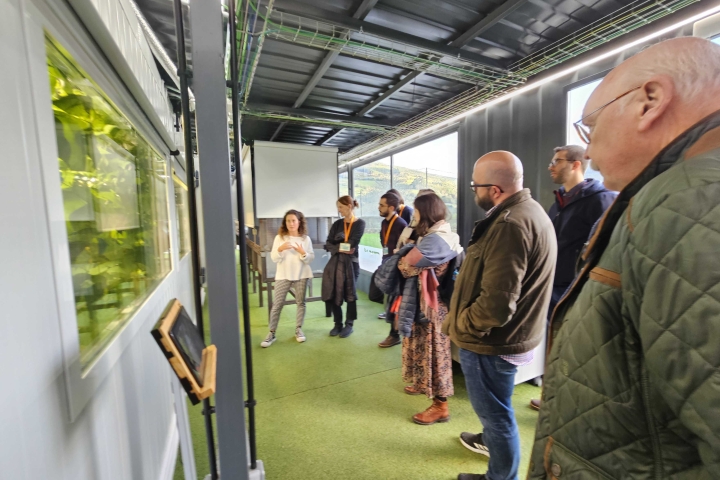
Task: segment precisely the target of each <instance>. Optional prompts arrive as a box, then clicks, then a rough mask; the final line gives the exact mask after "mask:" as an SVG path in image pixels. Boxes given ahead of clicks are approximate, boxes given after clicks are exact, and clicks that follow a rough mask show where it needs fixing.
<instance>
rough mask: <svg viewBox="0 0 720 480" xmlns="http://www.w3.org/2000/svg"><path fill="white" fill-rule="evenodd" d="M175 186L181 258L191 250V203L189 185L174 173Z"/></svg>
mask: <svg viewBox="0 0 720 480" xmlns="http://www.w3.org/2000/svg"><path fill="white" fill-rule="evenodd" d="M173 184H174V186H175V215H176V217H177V225H178V233H179V236H180V248H179V250H180V258H182V257H184V256H185V255H187V254H188V252H190V249H191V248H192V247H191V243H190V204H189V203H188V189H187V185H185V184H184V183H183V181H182V180H180V178H179V177H178V176H177V175H175V173H173Z"/></svg>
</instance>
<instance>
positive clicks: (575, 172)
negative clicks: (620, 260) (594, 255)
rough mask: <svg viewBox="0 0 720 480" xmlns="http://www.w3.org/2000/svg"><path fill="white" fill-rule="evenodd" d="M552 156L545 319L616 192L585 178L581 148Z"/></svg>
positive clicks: (537, 403) (532, 402)
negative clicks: (553, 253)
mask: <svg viewBox="0 0 720 480" xmlns="http://www.w3.org/2000/svg"><path fill="white" fill-rule="evenodd" d="M554 152H555V155H554V156H553V158H552V160H551V161H550V165H548V171H549V172H550V177H552V180H553V183H555V184H556V185H561V187H560V188H559V189H557V190H555V192H554V193H555V203H554V204H553V206H552V207H550V211H549V212H548V215H550V220H552V222H553V225H554V226H555V235H556V236H557V243H558V255H557V264H556V266H555V279H554V280H553V292H552V298H551V299H550V308H549V309H548V319H549V318H550V315H552V312H553V310H554V309H555V305H557V303H558V302H559V301H560V298H562V296H563V294H564V293H565V290H567V289H568V287H569V286H570V284H571V283H572V281H573V280H574V279H575V265H576V264H577V260H578V257H579V256H580V253H582V249H583V246H584V245H585V242H587V240H588V237H590V231H591V230H592V227H593V225H595V223H596V222H597V221H598V220H599V219H600V217H602V214H603V213H605V210H607V209H608V207H610V205H612V203H613V201H614V200H615V197H617V192H611V191H610V190H608V189H607V188H605V186H604V185H603V184H602V183H600V182H598V181H597V180H595V179H593V178H585V172H586V171H587V167H588V164H589V163H590V160H588V159H587V158H585V149H584V148H583V147H580V146H578V145H566V146H564V147H556V148H555V150H554ZM530 407H531V408H533V409H535V410H539V409H540V399H536V398H533V399H532V400H530Z"/></svg>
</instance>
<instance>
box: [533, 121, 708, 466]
mask: <svg viewBox="0 0 720 480" xmlns="http://www.w3.org/2000/svg"><path fill="white" fill-rule="evenodd" d="M718 127H720V112H716V113H715V114H713V115H711V116H709V117H707V118H706V119H705V120H703V121H702V122H699V123H698V124H697V125H695V126H694V127H692V128H691V129H689V130H688V131H687V132H685V133H684V134H683V135H681V136H680V137H678V138H677V139H676V140H674V141H673V142H672V143H671V144H670V145H669V146H668V147H666V148H665V149H664V150H663V151H662V152H661V153H660V154H659V155H658V156H657V157H656V158H655V160H654V161H653V162H652V163H651V164H650V166H648V168H647V169H646V170H645V171H644V172H643V173H642V174H641V175H640V176H638V178H637V179H635V181H633V183H631V184H630V185H629V186H628V187H627V188H626V189H625V190H623V191H622V192H621V193H620V195H619V196H618V198H617V200H616V201H615V203H614V204H613V205H612V206H611V207H610V209H609V210H608V211H607V213H606V215H605V216H604V217H603V219H602V220H601V222H600V224H599V225H598V227H597V229H596V231H595V233H594V234H593V236H592V237H591V239H590V242H589V244H588V247H587V249H586V251H585V252H584V254H583V256H582V260H583V261H584V264H583V265H582V268H581V272H580V273H579V275H578V277H577V278H576V280H575V282H574V283H573V285H572V286H571V287H570V289H569V290H568V292H567V293H566V294H565V296H564V298H563V299H562V300H561V302H560V303H559V304H558V306H557V308H556V309H555V312H554V315H553V320H552V323H551V326H550V334H549V339H548V343H549V346H548V349H549V353H548V358H547V365H546V370H545V385H544V388H543V394H542V399H543V403H542V408H541V410H540V416H539V418H538V425H537V432H536V437H535V444H534V446H533V451H532V454H531V462H530V470H529V475H528V478H531V479H559V480H566V479H589V480H593V479H609V478H618V479H620V478H623V479H625V478H628V479H650V478H652V479H665V478H668V479H669V478H672V479H678V480H680V479H705V478H720V369H719V368H718V367H719V366H720V128H718ZM713 129H716V130H714V131H711V130H713ZM708 132H709V133H708ZM701 137H702V142H701V143H699V144H698V147H697V149H696V150H698V151H704V153H699V154H693V156H692V158H685V157H686V156H685V152H686V151H688V149H689V148H690V147H692V146H693V145H694V144H695V143H696V142H697V141H698V140H699V139H700V138H701ZM701 146H702V148H701Z"/></svg>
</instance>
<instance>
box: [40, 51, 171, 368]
mask: <svg viewBox="0 0 720 480" xmlns="http://www.w3.org/2000/svg"><path fill="white" fill-rule="evenodd" d="M46 51H47V66H48V73H49V79H50V91H51V95H52V104H53V105H52V108H53V113H54V116H55V129H56V139H57V147H58V167H59V172H60V182H61V186H62V193H63V205H64V210H65V220H66V227H67V236H68V244H69V249H70V261H71V267H72V278H73V287H74V291H75V308H76V312H77V319H78V333H79V336H80V353H81V361H82V362H83V363H84V364H86V363H87V362H88V361H89V360H90V359H91V358H92V357H93V356H94V355H95V354H96V353H97V352H98V351H99V350H100V349H101V348H102V346H103V345H104V344H105V343H106V341H107V340H108V339H109V338H110V337H111V336H112V334H113V333H114V332H116V331H117V330H118V329H119V327H120V326H122V324H123V323H124V321H125V320H127V319H128V318H129V317H130V315H131V314H132V313H133V311H134V310H135V309H136V308H137V306H138V305H139V304H140V303H141V302H142V301H143V300H144V299H145V298H147V296H148V295H149V294H150V292H151V291H152V289H153V288H154V287H155V286H156V285H157V284H158V283H159V281H160V280H161V279H162V278H163V277H164V276H165V275H166V274H167V273H168V272H169V271H170V266H171V265H170V241H169V232H168V228H169V226H168V213H167V209H168V206H167V182H166V176H167V174H166V164H165V160H164V159H163V157H162V156H161V155H159V154H158V153H157V152H156V151H155V150H154V149H153V148H152V147H151V146H150V144H149V143H148V142H147V141H146V140H145V139H144V138H143V137H142V136H141V135H140V134H139V133H138V132H137V131H136V130H135V129H134V128H133V126H132V124H131V123H130V122H129V121H128V119H127V118H126V117H125V116H124V115H123V114H122V113H121V112H120V111H119V110H118V109H117V107H116V106H115V105H114V104H113V103H111V102H110V100H109V99H108V98H107V97H106V96H105V95H104V94H103V92H102V91H101V89H100V88H99V87H98V86H97V85H96V84H95V83H94V82H92V80H91V79H90V78H89V77H88V76H87V75H86V74H85V73H84V72H83V71H82V70H81V69H80V68H79V67H78V66H77V64H76V62H75V61H74V59H73V58H72V57H71V56H70V54H69V53H68V52H66V51H65V50H64V49H62V47H60V46H59V45H58V44H57V43H55V42H54V41H53V40H52V39H51V38H49V37H48V38H46Z"/></svg>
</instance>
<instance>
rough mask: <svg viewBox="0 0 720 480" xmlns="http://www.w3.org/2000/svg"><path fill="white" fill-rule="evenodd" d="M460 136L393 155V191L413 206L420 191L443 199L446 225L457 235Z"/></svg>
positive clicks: (442, 138) (447, 137) (443, 138)
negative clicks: (445, 207)
mask: <svg viewBox="0 0 720 480" xmlns="http://www.w3.org/2000/svg"><path fill="white" fill-rule="evenodd" d="M457 172H458V134H457V132H455V133H451V134H450V135H446V136H444V137H440V138H437V139H435V140H432V141H430V142H427V143H423V144H422V145H418V146H417V147H414V148H410V149H408V150H405V151H403V152H400V153H396V154H395V155H393V171H392V174H393V178H392V183H393V188H396V189H397V190H398V191H399V192H400V194H401V195H402V196H403V199H404V200H405V203H406V204H407V205H410V206H412V204H413V201H414V200H415V197H416V196H417V194H418V191H419V190H420V189H421V188H430V189H432V190H434V191H435V193H437V194H438V196H439V197H440V198H442V199H443V201H444V202H445V205H446V206H447V209H448V218H447V221H448V222H449V223H450V225H451V226H452V230H453V231H454V232H455V231H457V175H458V173H457Z"/></svg>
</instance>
